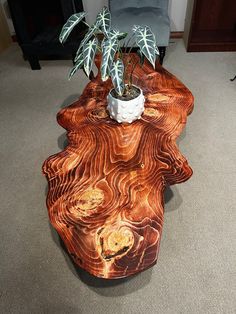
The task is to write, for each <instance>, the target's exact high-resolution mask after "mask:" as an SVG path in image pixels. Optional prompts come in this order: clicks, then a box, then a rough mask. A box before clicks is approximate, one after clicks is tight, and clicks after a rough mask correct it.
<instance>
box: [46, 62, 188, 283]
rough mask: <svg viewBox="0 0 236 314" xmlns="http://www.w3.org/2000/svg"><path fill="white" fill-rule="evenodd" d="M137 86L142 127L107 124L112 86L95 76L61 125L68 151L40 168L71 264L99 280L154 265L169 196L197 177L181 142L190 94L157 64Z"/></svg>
mask: <svg viewBox="0 0 236 314" xmlns="http://www.w3.org/2000/svg"><path fill="white" fill-rule="evenodd" d="M133 83H134V84H135V85H138V86H139V87H141V88H142V89H143V92H144V95H145V98H146V102H145V111H144V113H143V115H142V117H141V119H140V120H137V121H135V122H133V123H132V124H119V123H117V122H115V121H114V120H112V119H110V117H109V116H108V112H107V111H106V106H107V100H106V97H107V94H108V92H109V90H110V88H111V87H112V86H111V83H110V81H107V82H102V81H101V78H100V74H98V75H97V76H96V77H95V78H94V79H93V80H92V81H91V82H90V83H89V84H88V85H87V86H86V88H85V89H84V92H83V94H82V95H81V96H80V98H79V99H78V101H76V102H75V103H74V104H72V105H70V106H69V107H67V108H65V109H62V110H61V111H60V112H59V113H58V116H57V119H58V123H59V124H60V125H61V126H62V127H63V128H65V129H66V130H67V136H68V141H69V143H68V146H67V147H66V148H65V149H64V150H63V151H62V152H60V153H58V154H55V155H53V156H51V157H49V158H48V159H47V160H46V161H45V162H44V165H43V173H44V174H45V176H46V178H47V180H48V185H49V190H48V196H47V207H48V212H49V218H50V221H51V224H52V225H53V227H54V228H55V229H56V230H57V232H58V233H59V235H60V237H61V238H62V240H63V241H64V243H65V245H66V247H67V250H68V252H69V254H70V256H71V257H72V259H73V261H74V262H75V263H76V264H77V265H78V266H80V267H81V268H83V269H85V270H86V271H88V272H89V273H91V274H93V275H95V276H97V277H102V278H107V279H116V278H122V277H128V276H130V275H133V274H135V273H138V272H140V271H142V270H144V269H147V268H149V267H151V266H153V265H154V264H155V263H156V261H157V256H158V251H159V246H160V239H161V233H162V226H163V215H164V199H163V193H164V189H165V187H166V186H168V185H172V184H176V183H181V182H184V181H186V180H187V179H189V177H190V176H191V175H192V170H191V168H190V167H189V165H188V163H187V160H186V159H185V157H184V156H183V155H182V154H181V153H180V151H179V149H178V147H177V145H176V142H175V140H176V138H177V137H178V136H179V134H180V133H181V131H182V129H183V128H184V126H185V124H186V119H187V115H188V114H190V113H191V112H192V109H193V96H192V94H191V92H190V91H189V90H188V89H187V88H186V87H185V86H184V85H183V84H182V83H181V82H180V81H179V80H178V79H177V78H176V77H174V76H173V75H172V74H170V73H169V72H167V71H166V70H165V69H164V68H163V67H161V66H160V65H159V66H157V69H156V71H155V70H153V69H152V68H151V66H150V65H149V64H148V63H144V65H143V67H141V66H138V67H137V68H136V70H135V73H134V78H133Z"/></svg>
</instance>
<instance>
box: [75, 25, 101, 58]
mask: <svg viewBox="0 0 236 314" xmlns="http://www.w3.org/2000/svg"><path fill="white" fill-rule="evenodd" d="M97 30H98V24H96V23H95V24H93V25H92V26H90V28H89V30H88V32H87V34H86V35H85V36H84V39H83V40H82V41H81V43H80V45H79V48H78V50H77V52H76V56H75V59H74V62H76V61H77V60H78V58H79V55H80V53H81V51H82V50H83V47H84V45H85V44H86V43H87V42H88V41H89V39H90V38H91V37H92V36H93V35H94V34H95V32H96V31H97Z"/></svg>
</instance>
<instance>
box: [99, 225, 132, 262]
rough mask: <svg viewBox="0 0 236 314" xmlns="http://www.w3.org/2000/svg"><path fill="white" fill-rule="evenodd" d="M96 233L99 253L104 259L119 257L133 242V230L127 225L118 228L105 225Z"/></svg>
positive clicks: (125, 252)
mask: <svg viewBox="0 0 236 314" xmlns="http://www.w3.org/2000/svg"><path fill="white" fill-rule="evenodd" d="M98 233H100V234H99V240H98V242H99V243H98V244H99V247H100V253H101V255H102V257H103V258H104V259H105V260H110V259H112V258H121V257H122V256H124V255H125V254H127V252H128V251H129V250H130V249H131V247H132V246H133V244H134V235H133V232H132V231H131V230H130V229H128V228H127V227H121V228H120V229H113V228H110V227H107V228H104V229H103V230H102V232H101V231H100V232H99V231H98Z"/></svg>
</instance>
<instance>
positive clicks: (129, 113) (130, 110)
mask: <svg viewBox="0 0 236 314" xmlns="http://www.w3.org/2000/svg"><path fill="white" fill-rule="evenodd" d="M136 87H137V86H136ZM137 88H138V87H137ZM138 89H139V90H140V94H139V95H138V97H136V98H134V99H131V100H127V101H126V100H120V99H117V98H114V97H113V96H112V95H111V93H109V94H108V96H107V101H108V106H107V109H108V111H109V113H110V117H111V118H112V119H114V120H116V121H117V122H119V123H122V122H128V123H131V122H133V121H134V120H137V119H140V117H141V114H142V113H143V111H144V102H145V97H144V96H143V92H142V90H141V89H140V88H138Z"/></svg>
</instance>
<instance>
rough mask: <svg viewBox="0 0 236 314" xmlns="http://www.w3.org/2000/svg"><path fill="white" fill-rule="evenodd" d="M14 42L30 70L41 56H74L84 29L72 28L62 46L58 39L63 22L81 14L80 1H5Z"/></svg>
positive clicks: (81, 5) (36, 65) (81, 6)
mask: <svg viewBox="0 0 236 314" xmlns="http://www.w3.org/2000/svg"><path fill="white" fill-rule="evenodd" d="M8 3H9V7H10V11H11V15H12V20H13V23H14V27H15V31H16V36H17V41H18V43H19V45H20V47H21V49H22V52H23V55H24V58H25V59H27V60H28V61H29V63H30V65H31V68H32V70H38V69H40V64H39V59H40V58H41V57H45V56H47V57H53V56H54V57H55V56H57V57H59V56H60V57H61V56H68V55H71V56H72V57H73V55H75V53H76V50H77V48H78V46H79V43H80V38H82V37H83V33H84V31H85V28H86V26H83V24H80V25H82V26H79V27H76V29H75V30H73V32H72V34H71V36H70V38H69V39H68V41H67V42H66V43H65V45H64V46H62V45H61V44H60V42H59V40H58V37H59V33H60V31H61V28H62V26H63V24H64V23H65V21H66V20H67V19H68V17H69V16H70V15H72V14H73V13H75V12H80V11H83V4H82V0H33V1H32V0H31V1H30V0H8Z"/></svg>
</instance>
